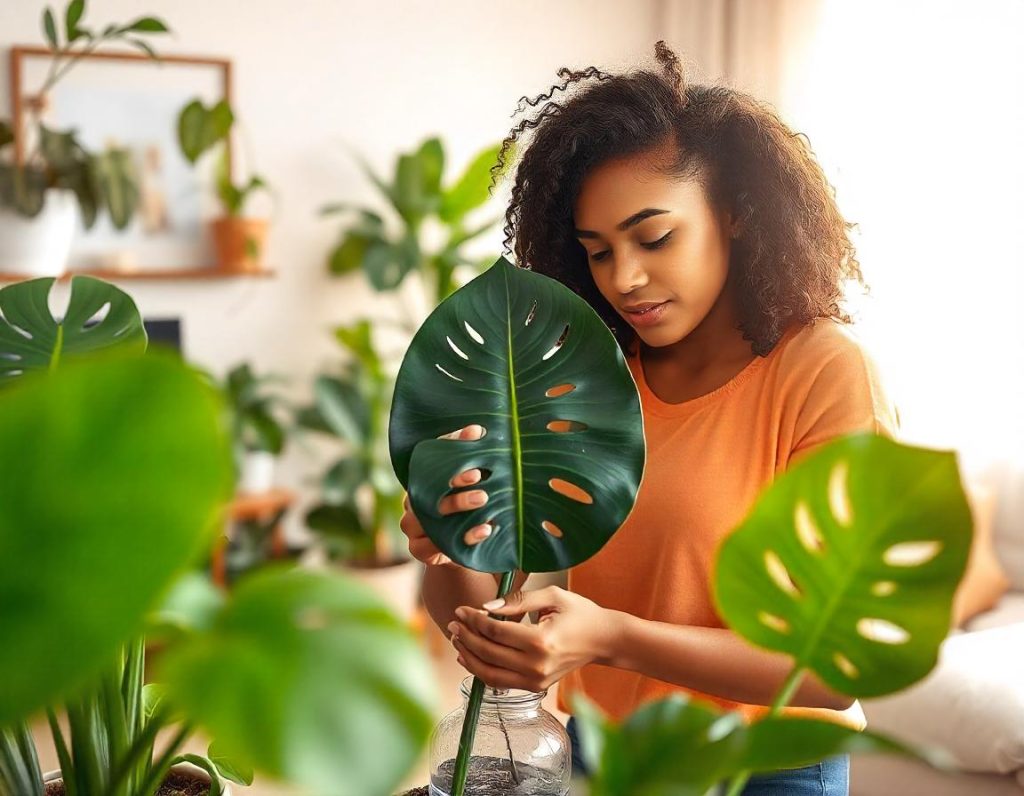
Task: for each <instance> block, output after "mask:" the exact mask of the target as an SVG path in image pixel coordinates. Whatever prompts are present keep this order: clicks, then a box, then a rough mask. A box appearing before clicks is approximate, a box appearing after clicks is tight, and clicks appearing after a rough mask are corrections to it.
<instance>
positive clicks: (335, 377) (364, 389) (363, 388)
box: [296, 320, 420, 620]
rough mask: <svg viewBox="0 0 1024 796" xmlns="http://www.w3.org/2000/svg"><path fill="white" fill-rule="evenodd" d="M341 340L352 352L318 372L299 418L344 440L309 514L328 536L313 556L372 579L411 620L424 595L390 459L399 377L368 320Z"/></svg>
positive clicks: (310, 523)
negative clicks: (337, 365)
mask: <svg viewBox="0 0 1024 796" xmlns="http://www.w3.org/2000/svg"><path fill="white" fill-rule="evenodd" d="M335 338H336V339H337V340H338V342H339V343H340V344H341V345H342V346H343V347H344V348H345V349H346V350H347V352H348V358H347V360H346V361H345V363H344V364H343V365H342V367H341V369H340V370H339V371H338V372H337V373H324V374H321V375H320V376H318V377H317V379H316V383H315V384H314V387H313V393H314V403H313V405H312V406H309V407H306V408H304V409H302V410H301V411H300V412H299V413H298V414H297V417H296V421H297V423H298V425H299V426H300V427H301V428H304V429H307V430H310V431H313V432H316V433H319V434H322V435H325V436H328V437H330V438H332V439H333V440H335V441H337V442H338V443H340V445H341V452H340V455H339V457H338V458H337V459H336V460H335V461H333V462H332V463H331V464H330V466H329V467H328V468H327V470H326V471H325V472H324V474H323V476H322V477H321V479H320V492H321V497H320V500H319V502H318V503H317V504H316V505H314V506H313V507H312V508H311V509H310V510H309V511H308V512H307V514H306V525H307V527H308V528H309V529H310V530H311V531H312V532H313V533H314V534H315V535H316V536H317V537H318V539H319V542H320V545H319V547H318V549H317V551H316V552H315V553H314V554H313V555H314V556H316V555H320V556H324V557H326V558H327V560H329V561H330V562H332V563H334V564H336V565H338V566H340V567H342V568H343V569H344V570H346V571H347V572H348V573H349V574H350V575H351V576H352V577H355V578H358V579H360V580H362V581H364V582H365V583H367V584H368V585H369V586H370V587H371V588H373V589H375V590H376V591H377V592H378V593H379V594H380V595H381V596H382V597H383V598H384V599H386V600H387V601H388V602H389V604H390V605H391V606H392V607H393V608H394V609H395V610H396V612H397V613H398V614H399V615H400V616H402V617H403V618H405V619H407V620H408V619H411V618H412V614H413V612H414V611H415V608H416V604H417V600H418V591H417V590H418V586H419V575H420V566H419V562H418V561H416V560H415V559H414V558H411V557H410V556H409V555H408V553H407V552H406V550H405V547H404V545H403V544H402V542H401V540H402V538H403V536H402V533H401V529H400V528H399V526H398V521H399V519H400V518H401V516H402V511H403V505H402V504H403V494H402V487H401V485H400V484H399V483H398V481H397V480H396V479H395V476H394V473H393V471H392V469H391V467H390V462H389V459H388V450H387V436H386V431H387V428H386V426H387V418H388V412H389V410H390V407H391V392H392V387H393V378H392V377H391V375H390V374H388V373H387V372H386V368H385V364H384V362H383V359H382V357H381V356H380V353H379V351H378V349H377V346H376V345H375V343H374V339H373V334H372V327H371V325H370V323H369V322H368V321H365V320H363V321H358V322H357V323H355V324H352V325H351V326H342V327H339V328H337V329H335Z"/></svg>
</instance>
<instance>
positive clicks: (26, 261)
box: [0, 188, 78, 277]
mask: <svg viewBox="0 0 1024 796" xmlns="http://www.w3.org/2000/svg"><path fill="white" fill-rule="evenodd" d="M77 221H78V201H77V199H76V198H75V195H74V193H72V192H71V191H67V190H58V189H56V188H51V189H50V190H48V191H47V192H46V194H45V200H44V202H43V209H42V210H41V211H40V213H39V215H37V216H36V217H35V218H25V217H24V216H22V215H20V214H19V213H17V212H15V211H14V210H11V209H10V208H7V207H4V208H0V272H3V273H11V274H24V275H25V276H29V277H39V276H60V275H61V274H63V273H64V271H65V270H66V269H67V265H68V255H70V254H71V241H72V240H73V239H74V236H75V225H76V222H77Z"/></svg>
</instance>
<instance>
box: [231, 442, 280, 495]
mask: <svg viewBox="0 0 1024 796" xmlns="http://www.w3.org/2000/svg"><path fill="white" fill-rule="evenodd" d="M276 463H277V457H276V456H274V454H272V453H267V452H266V451H246V454H245V456H243V457H242V472H241V473H240V475H239V479H238V490H239V491H240V492H244V493H245V494H247V495H254V494H259V493H260V492H269V491H270V490H271V489H273V488H274V467H275V465H276Z"/></svg>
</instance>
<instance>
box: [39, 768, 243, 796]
mask: <svg viewBox="0 0 1024 796" xmlns="http://www.w3.org/2000/svg"><path fill="white" fill-rule="evenodd" d="M171 771H173V772H174V773H175V774H179V775H180V776H183V777H188V778H189V779H195V780H199V781H200V782H202V783H204V784H206V785H209V784H210V775H209V774H207V773H206V772H205V771H203V770H202V769H201V768H199V766H194V765H192V764H191V763H178V764H177V765H174V766H171ZM60 781H61V776H60V770H59V769H58V770H56V771H48V772H46V774H44V775H43V782H44V783H45V782H60ZM221 782H222V784H223V786H224V787H223V788H222V789H221V794H223V796H231V794H232V791H231V783H230V782H228V781H227V780H223V779H222V780H221Z"/></svg>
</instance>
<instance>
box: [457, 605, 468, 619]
mask: <svg viewBox="0 0 1024 796" xmlns="http://www.w3.org/2000/svg"><path fill="white" fill-rule="evenodd" d="M455 615H456V616H457V617H459V619H465V618H466V609H465V608H463V607H462V606H459V607H458V608H456V609H455Z"/></svg>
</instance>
